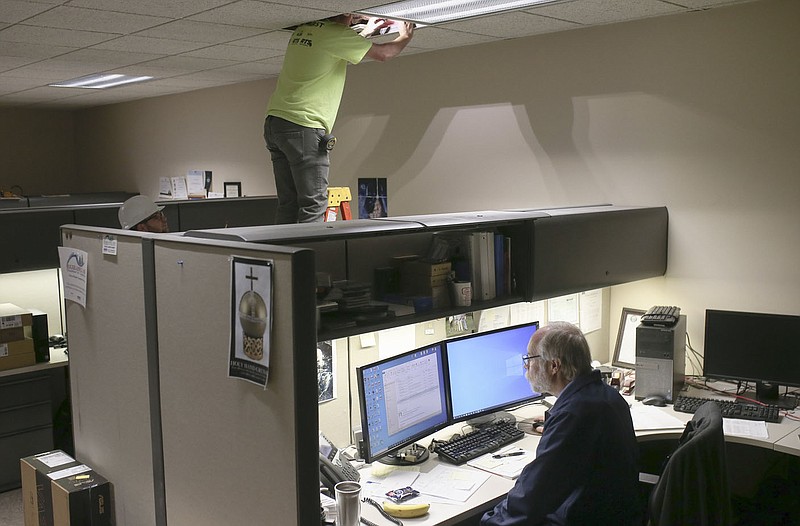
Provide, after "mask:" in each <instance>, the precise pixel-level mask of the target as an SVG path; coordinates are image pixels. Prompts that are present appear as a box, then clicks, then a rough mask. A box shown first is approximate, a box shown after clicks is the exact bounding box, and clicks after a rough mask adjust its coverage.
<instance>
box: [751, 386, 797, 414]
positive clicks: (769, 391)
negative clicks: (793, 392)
mask: <svg viewBox="0 0 800 526" xmlns="http://www.w3.org/2000/svg"><path fill="white" fill-rule="evenodd" d="M755 399H756V400H758V401H759V402H761V403H762V404H772V405H777V406H778V407H780V408H781V409H789V410H791V409H794V408H795V406H796V405H797V402H796V401H795V399H794V398H789V397H787V396H780V395H779V394H778V384H771V383H767V382H756V396H755Z"/></svg>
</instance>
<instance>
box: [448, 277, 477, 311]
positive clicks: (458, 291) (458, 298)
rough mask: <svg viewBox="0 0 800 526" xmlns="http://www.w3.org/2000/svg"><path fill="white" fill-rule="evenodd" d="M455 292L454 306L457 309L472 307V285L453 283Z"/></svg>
mask: <svg viewBox="0 0 800 526" xmlns="http://www.w3.org/2000/svg"><path fill="white" fill-rule="evenodd" d="M450 286H451V290H452V291H453V305H455V306H456V307H469V306H470V305H472V283H471V282H469V281H453V282H451V283H450Z"/></svg>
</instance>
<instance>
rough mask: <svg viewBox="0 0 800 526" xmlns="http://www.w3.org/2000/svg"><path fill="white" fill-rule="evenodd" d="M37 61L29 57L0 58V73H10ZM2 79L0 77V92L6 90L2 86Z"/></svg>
mask: <svg viewBox="0 0 800 526" xmlns="http://www.w3.org/2000/svg"><path fill="white" fill-rule="evenodd" d="M36 60H37V59H35V58H31V57H0V73H2V72H4V71H6V72H7V71H12V70H15V69H17V68H19V67H22V66H25V65H27V64H31V63H33V62H36ZM2 81H3V77H2V76H0V90H2V89H4V88H6V86H4V85H3V82H2Z"/></svg>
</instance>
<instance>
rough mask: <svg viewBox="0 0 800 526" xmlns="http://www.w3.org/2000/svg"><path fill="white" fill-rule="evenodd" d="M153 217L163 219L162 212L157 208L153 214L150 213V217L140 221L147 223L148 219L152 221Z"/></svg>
mask: <svg viewBox="0 0 800 526" xmlns="http://www.w3.org/2000/svg"><path fill="white" fill-rule="evenodd" d="M153 219H157V220H159V221H163V220H164V212H163V211H161V210H159V211H158V212H156V213H155V214H153V215H151V216H150V217H148V218H147V219H145V220H144V221H142V223H147V222H148V221H152V220H153Z"/></svg>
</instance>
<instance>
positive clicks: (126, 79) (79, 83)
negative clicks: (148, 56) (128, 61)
mask: <svg viewBox="0 0 800 526" xmlns="http://www.w3.org/2000/svg"><path fill="white" fill-rule="evenodd" d="M152 78H153V77H131V76H128V75H120V74H119V73H112V74H105V73H101V74H99V75H88V76H86V77H79V78H77V79H72V80H65V81H64V82H57V83H55V84H48V85H49V86H52V87H54V88H86V89H103V88H113V87H114V86H121V85H123V84H130V83H132V82H144V81H145V80H150V79H152Z"/></svg>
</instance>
